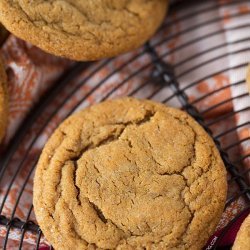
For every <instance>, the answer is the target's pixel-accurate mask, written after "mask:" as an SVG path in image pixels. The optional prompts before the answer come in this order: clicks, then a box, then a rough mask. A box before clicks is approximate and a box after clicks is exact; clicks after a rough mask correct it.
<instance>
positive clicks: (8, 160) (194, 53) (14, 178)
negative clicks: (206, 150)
mask: <svg viewBox="0 0 250 250" xmlns="http://www.w3.org/2000/svg"><path fill="white" fill-rule="evenodd" d="M248 1H249V0H236V1H233V0H232V1H204V2H203V3H202V4H201V1H193V0H192V1H180V2H177V3H175V4H174V5H172V6H171V8H170V13H169V14H168V17H167V18H166V20H165V22H164V24H163V26H162V27H161V28H160V30H159V32H158V34H157V35H156V36H155V37H154V38H153V39H152V40H151V41H150V42H149V43H147V44H146V45H145V46H144V47H143V48H141V49H139V50H137V51H134V52H131V53H128V54H125V55H122V56H119V57H118V58H113V59H108V60H102V61H100V62H93V63H75V64H73V65H72V67H70V69H69V70H67V71H66V72H65V74H64V75H63V76H62V77H60V79H58V80H57V81H56V83H55V84H54V85H53V87H52V88H51V89H50V90H49V91H48V92H47V93H46V95H44V97H43V98H42V99H41V100H40V102H39V103H38V104H36V106H35V107H34V108H33V110H32V111H31V112H30V114H29V115H28V116H27V117H26V119H25V120H24V121H23V123H22V125H21V126H20V128H19V130H18V131H17V132H16V134H15V136H14V138H13V139H12V141H11V142H10V143H9V146H8V148H7V149H6V150H5V152H4V153H2V155H1V157H0V187H1V195H2V196H1V197H2V198H1V200H0V225H2V226H1V230H5V237H4V238H3V239H2V240H1V241H0V242H1V249H10V248H11V247H9V244H10V243H9V242H10V241H11V235H12V234H13V233H14V234H17V235H19V236H18V238H17V239H16V241H18V249H34V248H35V249H39V247H41V246H42V242H46V240H45V239H44V238H43V236H42V232H41V230H40V228H39V226H38V225H37V224H36V221H35V216H34V213H33V205H32V193H30V192H28V191H27V186H32V181H33V176H34V169H35V167H36V163H37V160H38V158H39V155H40V153H41V150H42V147H40V148H36V145H37V143H38V142H39V143H40V144H44V143H45V141H46V140H47V138H48V137H49V135H50V134H51V133H52V132H53V130H54V129H55V128H56V126H57V125H58V124H59V123H60V122H61V121H62V120H63V119H64V118H65V117H67V116H69V115H70V114H72V113H74V112H75V111H77V110H79V109H82V108H84V107H86V106H88V105H89V104H91V103H96V102H100V101H104V100H106V99H110V98H114V97H117V96H135V97H139V98H147V99H152V100H157V101H161V102H163V103H165V104H167V105H172V106H175V107H180V108H182V109H183V110H185V111H186V112H188V113H189V114H190V115H191V116H193V117H194V118H195V119H196V120H197V121H198V122H199V123H200V124H201V125H202V126H203V127H204V128H205V130H206V131H207V132H208V133H209V134H210V135H211V136H212V137H213V139H214V141H215V143H216V145H217V147H218V149H219V151H220V153H221V157H222V159H223V161H224V163H225V166H226V169H227V171H228V173H229V174H228V186H229V192H228V199H227V202H226V208H225V211H226V210H227V209H228V208H230V207H232V206H234V204H235V203H237V202H238V203H239V200H241V203H240V204H244V205H242V207H241V209H240V211H238V213H237V214H235V215H233V216H232V218H230V219H229V221H227V225H228V226H226V227H224V228H223V229H222V231H223V233H222V235H223V234H225V233H226V231H227V230H228V228H229V225H230V223H232V221H234V220H235V218H236V217H237V216H239V215H240V214H241V213H242V212H244V211H245V209H247V208H249V206H250V185H249V179H248V177H249V173H250V168H248V169H246V168H243V165H244V164H243V163H244V162H247V161H249V157H250V154H249V153H245V154H243V153H242V152H241V151H240V147H241V145H242V144H243V143H245V145H246V144H248V145H249V143H250V137H249V135H248V136H246V137H245V138H243V139H239V138H238V137H237V132H238V130H240V129H244V128H249V125H250V122H249V119H248V121H246V122H243V123H236V122H235V117H236V116H237V115H241V114H243V113H245V114H249V111H250V97H249V95H248V93H247V89H246V88H245V92H241V93H240V94H237V95H231V96H230V98H228V97H227V98H226V99H225V98H224V97H225V96H226V93H228V91H229V90H231V91H232V89H237V88H239V87H240V88H241V89H242V88H243V89H244V84H245V75H244V74H243V73H239V72H243V71H245V68H246V65H247V57H248V56H247V57H246V61H245V62H244V63H242V62H241V63H240V64H239V63H237V62H236V63H235V64H234V65H228V64H227V63H225V60H226V59H228V58H229V57H231V56H240V57H241V58H242V57H244V56H246V55H249V54H247V53H249V50H250V46H249V45H250V44H249V41H250V32H249V31H250V30H249V28H250V23H249V20H250V18H249V15H250V9H247V8H245V9H244V11H240V12H233V13H227V16H226V18H230V19H237V20H242V22H238V24H237V25H234V26H232V27H231V26H229V27H227V26H226V27H225V26H222V25H221V23H222V22H223V21H225V20H224V19H225V16H223V17H221V16H220V17H218V16H216V15H215V13H216V12H217V11H218V9H219V8H220V9H222V8H224V10H225V12H226V10H227V8H230V7H232V6H239V5H240V6H245V4H247V2H248ZM198 2H200V3H199V4H198ZM199 17H203V18H199ZM246 17H248V18H246ZM201 20H203V21H201ZM247 20H248V21H247ZM239 32H240V34H243V35H241V36H240V35H237V34H238V33H239ZM228 33H230V34H235V35H234V38H235V37H236V39H234V40H226V41H225V39H223V38H225V36H226V35H227V34H228ZM180 37H181V38H182V39H180ZM183 38H184V39H183ZM179 40H181V41H182V42H180V43H178V41H179ZM173 41H175V42H176V43H173ZM201 43H202V44H203V46H200V45H201ZM232 48H233V49H232ZM248 59H249V57H248ZM190 65H191V67H190ZM230 74H233V75H234V74H237V75H238V76H240V77H238V78H237V81H233V80H232V78H229V77H228V80H225V81H224V84H222V85H220V86H217V87H214V88H210V89H206V91H205V92H204V94H203V95H199V96H198V97H197V96H196V97H195V98H194V97H193V96H192V93H193V92H194V91H195V90H196V89H197V88H200V86H201V85H202V84H203V83H204V81H208V82H209V81H210V80H211V79H214V78H215V77H217V76H218V75H219V76H221V75H224V76H225V75H230ZM193 76H195V77H193ZM72 100H74V102H72ZM211 100H217V101H216V102H212V101H211ZM234 102H244V103H245V104H246V105H245V106H244V107H243V108H239V109H237V110H236V109H235V108H233V107H232V105H231V104H232V103H234ZM75 103H76V104H75ZM204 103H206V104H207V106H206V107H205V108H204V105H203V104H204ZM66 107H67V108H66ZM225 107H226V108H225ZM214 112H215V113H216V114H217V115H216V117H214V116H211V113H214ZM248 117H249V116H248ZM222 122H224V124H225V123H226V124H227V127H226V128H225V127H224V126H221V125H220V124H222ZM218 128H219V129H218ZM32 129H33V130H32ZM34 131H35V132H34ZM44 134H45V135H46V136H45V135H44ZM225 138H227V140H226V139H225ZM228 138H229V140H228ZM24 141H25V145H28V146H25V148H23V145H24V143H23V142H24ZM8 170H11V173H12V175H11V176H8V175H7V174H6V173H7V171H8ZM17 182H19V185H20V183H21V188H19V189H17V190H16V191H15V192H16V193H15V195H14V197H10V190H12V189H13V188H14V187H15V186H16V183H17ZM230 190H233V191H230ZM218 192H219V190H218ZM10 198H11V199H14V200H15V204H14V206H13V207H11V208H9V212H8V213H6V211H5V205H6V202H7V201H8V199H10ZM23 201H25V202H26V208H25V210H24V211H23V213H22V215H18V214H19V213H18V210H19V209H20V206H21V204H22V202H23ZM27 203H28V205H27ZM222 220H223V218H222ZM224 220H225V218H224ZM224 222H225V221H224ZM27 235H29V236H30V237H31V238H32V239H33V241H34V242H35V244H34V242H33V243H32V244H33V245H32V244H31V243H30V242H27V240H26V238H29V237H27ZM216 247H217V245H216V244H215V245H214V246H213V248H214V249H216Z"/></svg>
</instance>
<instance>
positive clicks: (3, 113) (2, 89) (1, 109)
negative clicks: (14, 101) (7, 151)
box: [0, 57, 8, 143]
mask: <svg viewBox="0 0 250 250" xmlns="http://www.w3.org/2000/svg"><path fill="white" fill-rule="evenodd" d="M7 121H8V95H7V77H6V72H5V69H4V65H3V62H2V58H1V57H0V143H1V141H2V139H3V137H4V135H5V130H6V125H7Z"/></svg>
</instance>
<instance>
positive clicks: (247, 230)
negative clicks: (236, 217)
mask: <svg viewBox="0 0 250 250" xmlns="http://www.w3.org/2000/svg"><path fill="white" fill-rule="evenodd" d="M233 250H250V215H248V216H247V218H246V219H245V220H244V221H243V223H242V225H241V227H240V230H239V232H238V233H237V236H236V239H235V242H234V245H233Z"/></svg>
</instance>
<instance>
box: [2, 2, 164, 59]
mask: <svg viewBox="0 0 250 250" xmlns="http://www.w3.org/2000/svg"><path fill="white" fill-rule="evenodd" d="M167 5H168V0H119V1H117V0H95V1H94V0H74V1H72V0H50V1H40V0H33V1H27V0H25V1H23V0H17V1H13V0H1V1H0V21H1V22H2V23H3V24H4V25H5V27H6V28H7V29H8V30H10V31H11V32H12V33H13V34H15V35H16V36H18V37H20V38H22V39H24V40H26V41H28V42H31V43H33V44H34V45H36V46H38V47H40V48H41V49H43V50H45V51H47V52H50V53H52V54H55V55H58V56H63V57H67V58H71V59H74V60H82V61H86V60H96V59H100V58H104V57H112V56H115V55H118V54H121V53H124V52H127V51H130V50H132V49H134V48H137V47H139V46H141V45H142V44H143V43H144V42H145V41H147V40H148V39H149V38H150V37H151V36H152V35H153V34H154V33H155V31H156V30H157V28H158V27H159V26H160V24H161V23H162V21H163V19H164V16H165V14H166V9H167Z"/></svg>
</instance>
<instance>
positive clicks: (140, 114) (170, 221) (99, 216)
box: [34, 98, 227, 249]
mask: <svg viewBox="0 0 250 250" xmlns="http://www.w3.org/2000/svg"><path fill="white" fill-rule="evenodd" d="M218 190H219V192H218ZM226 193H227V182H226V171H225V168H224V165H223V162H222V160H221V158H220V155H219V153H218V151H217V149H216V147H215V144H214V142H213V141H212V139H211V138H210V137H209V136H208V135H207V134H206V132H205V131H204V130H203V128H201V127H200V125H198V124H197V123H196V122H195V121H194V120H193V119H192V118H191V117H190V116H189V115H187V114H186V113H184V112H182V111H180V110H177V109H174V108H170V107H166V106H165V105H162V104H158V103H155V102H152V101H146V100H137V99H133V98H125V99H118V100H113V101H107V102H103V103H101V104H98V105H94V106H92V107H90V108H87V109H85V110H83V111H81V112H79V113H77V114H75V115H73V116H71V117H69V118H68V119H67V120H66V121H64V122H63V123H62V124H61V125H60V126H59V128H58V129H57V130H56V132H55V133H54V134H53V136H52V137H51V138H50V140H49V141H48V143H47V145H46V146H45V148H44V150H43V153H42V155H41V158H40V160H39V163H38V166H37V170H36V174H35V180H34V208H35V214H36V218H37V221H38V223H39V225H40V226H41V228H42V231H43V233H44V234H45V236H46V238H47V239H48V240H49V241H50V242H51V243H52V245H53V246H54V247H55V248H56V249H201V248H202V247H203V246H204V244H205V243H206V241H207V239H208V238H209V236H210V235H211V234H212V233H213V231H214V229H215V227H216V225H217V223H218V221H219V219H220V217H221V214H222V211H223V207H224V204H225V199H226Z"/></svg>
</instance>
